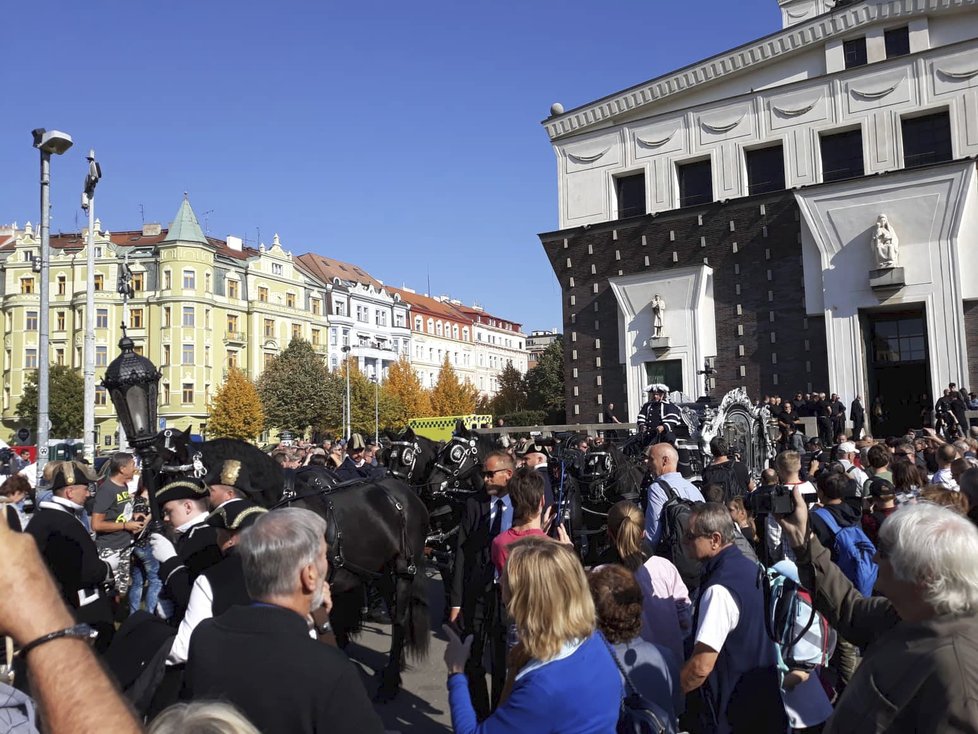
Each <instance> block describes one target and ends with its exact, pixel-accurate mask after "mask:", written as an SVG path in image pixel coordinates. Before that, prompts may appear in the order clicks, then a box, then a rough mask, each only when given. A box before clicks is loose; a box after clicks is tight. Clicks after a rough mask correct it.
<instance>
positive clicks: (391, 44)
mask: <svg viewBox="0 0 978 734" xmlns="http://www.w3.org/2000/svg"><path fill="white" fill-rule="evenodd" d="M41 7H43V10H40V9H39V8H41ZM42 16H43V17H42ZM3 19H4V24H3V25H4V27H5V29H6V30H5V33H4V36H5V38H4V47H5V48H4V51H5V53H4V57H5V61H4V62H3V64H2V69H0V82H2V83H0V89H2V90H3V93H4V98H5V103H4V105H3V107H4V111H3V114H2V115H0V161H2V162H3V166H4V176H3V177H2V179H0V221H2V222H8V223H9V222H12V221H17V222H18V223H19V224H20V225H23V223H24V222H25V221H27V220H30V221H32V222H36V221H37V219H38V186H37V181H38V174H37V170H38V162H37V161H38V156H37V152H36V151H35V150H34V149H33V148H32V147H31V136H30V130H31V129H32V128H35V127H46V128H49V129H51V128H57V129H61V130H64V131H66V132H68V133H70V134H71V135H72V136H73V138H74V140H75V147H74V148H72V150H71V151H69V153H68V154H67V155H65V156H63V157H62V158H59V159H56V160H55V161H54V163H53V168H52V170H53V173H52V182H53V183H52V204H53V220H52V229H53V230H54V231H58V230H62V231H71V230H75V229H76V226H77V225H76V217H77V222H79V223H81V224H82V225H84V221H85V219H84V214H83V213H82V212H81V211H80V209H79V208H78V198H79V194H80V191H81V186H82V181H83V178H84V174H85V171H86V167H85V160H84V155H85V152H87V150H88V148H90V147H94V148H95V150H96V153H97V155H98V159H99V161H100V162H101V163H102V166H103V171H104V174H105V176H104V179H103V181H102V183H101V184H100V185H99V188H98V193H97V199H96V204H97V213H98V215H99V218H100V219H101V220H102V223H103V226H104V227H107V228H108V229H110V230H124V229H135V228H138V227H139V226H140V225H141V221H142V219H141V217H142V214H141V210H140V207H141V206H142V211H143V212H145V221H147V222H161V223H163V224H164V225H166V224H168V223H169V221H170V219H171V218H172V217H173V215H174V214H175V212H176V210H177V208H178V206H179V204H180V200H181V197H182V195H183V192H184V191H188V192H189V195H190V201H191V203H192V204H193V206H194V209H195V210H196V212H197V215H198V217H199V218H200V220H201V224H202V225H203V226H205V229H206V230H207V233H208V234H210V235H212V236H215V237H225V236H226V235H228V234H234V235H238V236H241V237H244V238H245V239H246V241H248V242H249V244H255V242H256V239H257V237H258V236H259V232H260V236H261V239H262V240H263V241H265V242H266V243H269V242H271V239H272V235H273V234H274V233H276V232H277V233H278V234H279V235H280V237H281V240H282V244H283V245H284V246H285V247H286V248H287V249H290V250H292V251H293V252H294V253H296V254H298V253H301V252H307V251H312V252H319V253H322V254H325V255H329V256H331V257H335V258H338V259H341V260H347V261H351V262H355V263H357V264H358V265H360V266H361V267H363V268H365V269H366V270H367V271H368V272H370V273H371V274H373V275H374V276H375V277H377V278H379V279H381V280H383V281H385V282H387V283H390V284H392V285H396V286H401V285H407V286H408V287H412V288H415V289H416V290H418V291H421V292H424V291H425V289H426V281H427V278H428V277H429V275H430V279H431V291H432V294H433V295H437V294H446V295H451V296H452V297H454V298H460V299H462V300H463V301H465V302H466V303H473V302H477V303H479V304H481V305H483V306H485V307H486V308H487V309H488V310H490V311H492V312H494V313H497V314H498V315H500V316H503V317H506V318H510V319H514V320H516V321H519V322H521V323H523V325H524V329H525V330H527V331H529V330H530V329H544V328H551V327H558V328H559V327H560V324H561V312H560V289H559V287H558V285H557V281H556V279H555V277H554V274H553V271H552V270H551V268H550V265H549V263H548V261H547V259H546V257H545V255H544V253H543V249H542V247H541V246H540V242H539V239H538V238H537V234H538V233H539V232H546V231H551V230H554V229H556V228H557V214H556V164H555V159H554V155H553V152H552V148H551V146H550V143H549V141H548V139H547V136H546V133H545V132H544V130H543V128H542V127H541V125H540V121H541V120H543V119H544V118H545V117H546V116H547V114H548V113H549V109H550V105H551V103H552V102H555V101H559V102H561V103H563V104H564V106H565V108H567V109H570V108H572V107H575V106H577V105H580V104H583V103H585V102H588V101H591V100H593V99H596V98H598V97H601V96H604V95H606V94H609V93H611V92H614V91H617V90H619V89H622V88H625V87H627V86H630V85H632V84H636V83H638V82H641V81H643V80H646V79H650V78H652V77H655V76H657V75H659V74H662V73H664V72H666V71H669V70H670V69H675V68H678V67H680V66H683V65H685V64H687V63H690V62H692V61H695V60H697V59H700V58H703V57H706V56H709V55H711V54H713V53H716V52H718V51H722V50H724V49H727V48H731V47H733V46H736V45H739V44H741V43H744V42H746V41H748V40H750V39H752V38H756V37H758V36H762V35H765V34H767V33H770V32H772V31H775V30H777V29H778V28H779V27H780V24H779V13H778V8H777V2H776V0H745V1H744V2H730V0H689V1H687V2H677V3H667V2H664V1H663V0H645V2H638V1H637V0H604V1H603V2H596V1H595V0H592V1H591V2H586V1H584V0H563V1H558V0H526V1H525V2H520V3H517V2H484V1H480V0H468V1H464V0H463V1H457V2H451V1H450V0H430V1H428V0H420V2H413V3H406V2H394V1H393V0H387V1H385V2H379V1H376V0H361V1H358V2H343V3H337V2H332V1H327V2H313V1H312V0H308V1H306V2H294V1H293V0H280V1H278V2H266V3H261V4H251V3H243V2H240V1H239V2H230V1H229V0H207V1H206V2H200V0H169V1H168V2H132V0H98V1H97V2H87V3H78V2H67V1H66V0H49V2H45V3H43V4H42V5H40V6H39V5H37V4H36V3H22V2H21V3H17V2H13V3H6V4H5V7H4V10H3Z"/></svg>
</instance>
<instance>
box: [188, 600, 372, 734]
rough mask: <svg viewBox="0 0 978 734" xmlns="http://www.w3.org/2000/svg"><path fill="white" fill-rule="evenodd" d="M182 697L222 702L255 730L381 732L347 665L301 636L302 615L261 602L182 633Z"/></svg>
mask: <svg viewBox="0 0 978 734" xmlns="http://www.w3.org/2000/svg"><path fill="white" fill-rule="evenodd" d="M181 698H183V699H184V700H206V699H209V700H224V701H229V702H231V703H233V704H234V705H235V706H237V707H238V708H239V709H241V711H242V712H243V713H244V715H245V716H246V717H247V718H248V720H249V721H250V722H251V723H252V724H254V725H255V727H256V728H257V729H258V730H259V731H261V732H262V733H263V734H313V732H320V733H321V734H322V733H324V732H329V733H330V734H374V733H376V734H381V732H383V729H384V727H383V724H382V723H381V721H380V718H379V717H378V716H377V713H376V712H375V711H374V707H373V705H372V704H371V702H370V699H369V698H368V697H367V692H366V691H365V690H364V687H363V683H362V682H361V680H360V675H359V673H358V672H357V670H356V669H355V668H354V666H353V663H351V662H350V661H349V659H348V658H347V657H346V655H344V654H343V653H342V652H341V651H340V650H339V649H338V648H335V647H331V646H329V645H324V644H322V643H320V642H317V641H316V640H314V639H312V638H311V637H310V636H309V627H308V626H307V624H306V620H304V619H303V618H302V617H300V616H299V615H298V614H296V613H295V612H293V611H291V610H289V609H284V608H282V607H276V606H272V605H267V604H254V605H251V606H246V607H245V606H235V607H232V608H231V609H229V610H228V611H227V612H225V613H224V614H222V615H221V616H219V617H215V618H214V619H208V620H206V621H204V622H201V623H200V625H199V626H198V627H197V629H196V630H194V634H193V637H191V638H190V654H189V656H188V660H187V668H186V672H185V675H184V681H183V691H182V693H181Z"/></svg>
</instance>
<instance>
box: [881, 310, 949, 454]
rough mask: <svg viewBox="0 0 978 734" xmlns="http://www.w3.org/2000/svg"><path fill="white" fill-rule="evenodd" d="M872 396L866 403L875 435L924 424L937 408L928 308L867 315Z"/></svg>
mask: <svg viewBox="0 0 978 734" xmlns="http://www.w3.org/2000/svg"><path fill="white" fill-rule="evenodd" d="M863 334H865V336H866V363H867V364H866V366H867V368H868V369H867V377H868V382H869V395H868V396H867V397H868V399H867V401H866V402H865V403H864V405H865V406H866V411H867V413H868V415H867V422H868V424H869V430H871V432H872V434H873V436H875V437H877V438H884V437H886V436H897V435H903V434H905V433H906V432H907V429H910V428H920V427H921V426H922V425H923V417H922V413H923V412H924V411H925V410H926V408H927V406H928V405H929V406H931V407H932V406H933V401H934V396H933V395H930V394H929V393H930V361H929V359H928V353H927V325H926V321H925V320H924V309H923V308H922V307H921V308H916V309H913V310H900V311H881V312H872V313H866V314H864V316H863Z"/></svg>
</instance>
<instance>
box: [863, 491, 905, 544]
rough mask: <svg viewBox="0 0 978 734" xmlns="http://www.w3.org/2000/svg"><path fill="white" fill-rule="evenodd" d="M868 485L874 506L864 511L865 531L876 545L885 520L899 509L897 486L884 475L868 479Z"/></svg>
mask: <svg viewBox="0 0 978 734" xmlns="http://www.w3.org/2000/svg"><path fill="white" fill-rule="evenodd" d="M868 485H869V496H870V501H871V502H872V507H870V508H869V509H867V510H866V511H865V512H863V532H864V533H866V537H867V538H869V539H870V540H871V541H872V542H873V545H874V546H878V545H879V542H880V541H879V533H880V528H881V527H883V521H884V520H886V518H888V517H889V516H890V515H892V514H893V513H894V512H896V510H897V503H896V487H894V486H893V482H890V481H887V480H886V479H883V477H873V478H872V479H870V480H868Z"/></svg>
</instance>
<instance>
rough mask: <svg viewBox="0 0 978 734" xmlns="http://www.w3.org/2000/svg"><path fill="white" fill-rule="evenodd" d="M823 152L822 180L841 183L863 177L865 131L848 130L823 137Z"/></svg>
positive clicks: (821, 141) (821, 142)
mask: <svg viewBox="0 0 978 734" xmlns="http://www.w3.org/2000/svg"><path fill="white" fill-rule="evenodd" d="M820 148H821V151H822V180H823V181H841V180H842V179H844V178H855V177H856V176H862V175H863V172H864V170H865V169H864V168H863V131H862V130H861V129H857V130H848V131H846V132H844V133H835V134H832V135H823V136H822V137H821V140H820Z"/></svg>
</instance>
